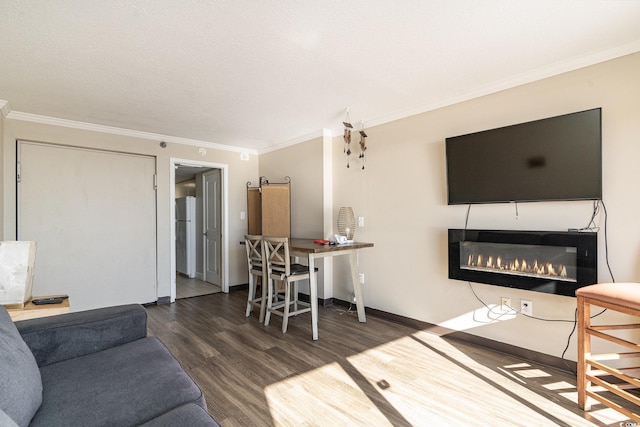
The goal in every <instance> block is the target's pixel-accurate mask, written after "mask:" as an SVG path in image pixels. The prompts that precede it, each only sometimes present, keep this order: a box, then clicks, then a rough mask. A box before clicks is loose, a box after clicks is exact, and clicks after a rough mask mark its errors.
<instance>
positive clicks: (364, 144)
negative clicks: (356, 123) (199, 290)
mask: <svg viewBox="0 0 640 427" xmlns="http://www.w3.org/2000/svg"><path fill="white" fill-rule="evenodd" d="M360 123H362V129H361V130H360V155H359V156H358V157H359V158H360V160H362V170H364V161H365V160H366V157H365V151H367V142H366V139H367V134H366V133H365V132H364V122H362V121H361V122H360Z"/></svg>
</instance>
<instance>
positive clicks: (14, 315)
mask: <svg viewBox="0 0 640 427" xmlns="http://www.w3.org/2000/svg"><path fill="white" fill-rule="evenodd" d="M56 296H61V295H56ZM37 298H43V297H34V298H33V299H37ZM7 311H8V312H9V316H11V320H13V321H14V322H17V321H18V320H27V319H35V318H38V317H46V316H55V315H57V314H64V313H68V312H69V298H67V299H65V300H64V301H62V302H61V303H60V304H42V305H36V304H34V303H32V302H31V301H29V302H28V303H26V304H25V305H24V307H23V308H9V309H7Z"/></svg>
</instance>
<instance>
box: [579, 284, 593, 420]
mask: <svg viewBox="0 0 640 427" xmlns="http://www.w3.org/2000/svg"><path fill="white" fill-rule="evenodd" d="M590 327H591V305H590V304H589V301H588V300H586V299H585V298H584V297H581V296H579V297H578V378H577V384H578V405H579V406H580V408H582V409H583V410H585V411H588V410H589V409H591V405H590V404H589V397H588V396H587V390H589V389H590V388H591V381H588V380H587V375H589V372H590V371H591V366H590V365H588V364H587V358H588V357H590V356H591V335H590V334H588V333H587V329H588V328H590Z"/></svg>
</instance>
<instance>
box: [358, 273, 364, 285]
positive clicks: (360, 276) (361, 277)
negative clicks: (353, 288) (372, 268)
mask: <svg viewBox="0 0 640 427" xmlns="http://www.w3.org/2000/svg"><path fill="white" fill-rule="evenodd" d="M358 280H359V281H360V284H361V285H364V273H358Z"/></svg>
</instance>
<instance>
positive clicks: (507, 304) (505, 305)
mask: <svg viewBox="0 0 640 427" xmlns="http://www.w3.org/2000/svg"><path fill="white" fill-rule="evenodd" d="M500 309H501V310H511V298H507V297H502V298H500Z"/></svg>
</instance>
